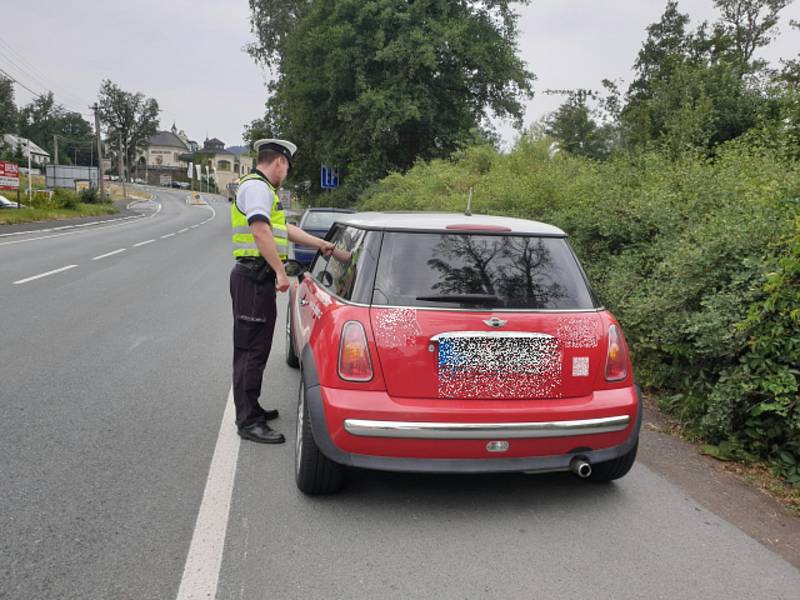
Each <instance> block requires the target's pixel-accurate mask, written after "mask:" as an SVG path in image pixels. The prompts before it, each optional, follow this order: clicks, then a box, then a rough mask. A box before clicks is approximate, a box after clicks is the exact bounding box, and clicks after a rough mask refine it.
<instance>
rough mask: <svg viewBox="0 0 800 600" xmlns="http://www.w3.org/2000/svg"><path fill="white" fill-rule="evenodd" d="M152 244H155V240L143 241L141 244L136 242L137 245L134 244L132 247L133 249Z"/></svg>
mask: <svg viewBox="0 0 800 600" xmlns="http://www.w3.org/2000/svg"><path fill="white" fill-rule="evenodd" d="M153 242H155V240H145V241H143V242H138V243H136V244H134V245H133V247H134V248H138V247H139V246H144V245H146V244H152V243H153Z"/></svg>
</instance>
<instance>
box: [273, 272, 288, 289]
mask: <svg viewBox="0 0 800 600" xmlns="http://www.w3.org/2000/svg"><path fill="white" fill-rule="evenodd" d="M275 289H276V290H278V291H279V292H285V291H286V290H288V289H289V278H288V277H287V276H286V274H285V273H278V274H277V277H276V278H275Z"/></svg>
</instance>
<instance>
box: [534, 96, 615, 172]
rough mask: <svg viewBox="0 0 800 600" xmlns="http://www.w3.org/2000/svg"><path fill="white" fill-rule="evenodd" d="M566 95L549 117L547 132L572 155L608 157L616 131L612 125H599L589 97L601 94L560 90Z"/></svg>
mask: <svg viewBox="0 0 800 600" xmlns="http://www.w3.org/2000/svg"><path fill="white" fill-rule="evenodd" d="M548 93H559V94H564V95H566V96H567V101H566V102H564V103H563V104H562V105H561V106H560V107H559V108H558V109H557V110H556V111H555V112H554V113H552V114H551V115H550V116H549V117H548V119H547V120H546V127H547V129H546V133H547V135H549V136H551V137H553V138H555V139H556V140H557V141H558V143H559V147H560V148H561V149H563V150H565V151H567V152H569V153H570V154H577V155H580V156H587V157H589V158H599V159H602V158H606V157H607V156H608V155H609V153H610V150H611V146H612V142H613V131H612V128H611V127H609V126H605V125H602V124H599V123H598V122H597V120H596V119H595V118H594V116H593V114H592V112H593V111H592V109H591V108H590V107H589V104H588V101H589V100H596V99H597V98H598V94H597V93H596V92H593V91H592V90H557V91H548Z"/></svg>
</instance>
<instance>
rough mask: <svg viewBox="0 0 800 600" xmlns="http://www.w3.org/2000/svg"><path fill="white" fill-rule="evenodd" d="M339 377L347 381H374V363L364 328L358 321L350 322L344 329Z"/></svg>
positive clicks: (340, 346)
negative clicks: (370, 355) (370, 356)
mask: <svg viewBox="0 0 800 600" xmlns="http://www.w3.org/2000/svg"><path fill="white" fill-rule="evenodd" d="M339 377H341V378H342V379H344V380H345V381H369V380H371V379H372V361H371V360H370V358H369V346H368V345H367V334H366V333H364V326H363V325H362V324H361V323H359V322H358V321H348V322H347V323H345V324H344V327H342V341H341V344H340V345H339Z"/></svg>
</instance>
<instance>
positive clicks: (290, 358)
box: [286, 303, 300, 369]
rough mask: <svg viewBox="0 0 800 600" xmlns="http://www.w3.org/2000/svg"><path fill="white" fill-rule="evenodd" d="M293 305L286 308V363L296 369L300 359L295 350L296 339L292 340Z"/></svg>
mask: <svg viewBox="0 0 800 600" xmlns="http://www.w3.org/2000/svg"><path fill="white" fill-rule="evenodd" d="M292 337H293V336H292V306H291V303H290V304H289V306H288V307H287V308H286V364H287V365H289V366H290V367H294V368H295V369H296V368H297V367H299V366H300V359H298V358H297V353H296V352H295V351H294V341H293V340H292Z"/></svg>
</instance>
